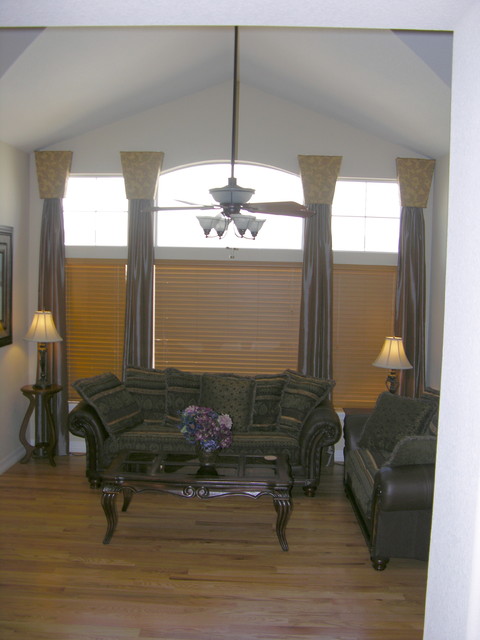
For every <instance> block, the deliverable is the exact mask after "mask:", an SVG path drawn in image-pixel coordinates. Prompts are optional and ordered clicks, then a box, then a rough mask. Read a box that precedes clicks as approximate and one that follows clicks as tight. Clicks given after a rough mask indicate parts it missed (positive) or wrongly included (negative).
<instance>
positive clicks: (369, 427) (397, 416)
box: [359, 391, 435, 452]
mask: <svg viewBox="0 0 480 640" xmlns="http://www.w3.org/2000/svg"><path fill="white" fill-rule="evenodd" d="M434 411H435V406H434V405H433V404H432V403H431V402H428V401H427V400H422V399H420V398H408V397H405V396H397V395H395V394H393V393H390V392H389V391H384V392H383V393H381V394H380V395H379V397H378V399H377V402H376V405H375V409H374V410H373V412H372V414H371V415H370V416H369V418H368V419H367V421H366V422H365V427H364V429H363V433H362V436H361V438H360V441H359V445H360V447H364V448H373V449H383V450H384V451H390V452H391V451H393V449H394V448H395V445H396V444H397V442H398V441H399V440H401V439H402V438H403V437H405V436H414V435H422V434H423V433H424V432H425V431H426V430H427V429H428V425H429V423H430V420H431V418H432V415H433V412H434Z"/></svg>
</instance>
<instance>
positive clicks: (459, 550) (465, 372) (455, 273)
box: [424, 4, 480, 640]
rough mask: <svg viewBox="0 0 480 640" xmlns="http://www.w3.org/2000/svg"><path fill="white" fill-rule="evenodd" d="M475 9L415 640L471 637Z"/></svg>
mask: <svg viewBox="0 0 480 640" xmlns="http://www.w3.org/2000/svg"><path fill="white" fill-rule="evenodd" d="M479 32H480V5H478V4H476V6H475V8H474V9H472V10H471V12H470V13H469V14H468V15H467V16H466V17H465V19H464V20H463V21H462V22H461V24H459V25H458V26H457V29H456V30H455V37H454V52H453V77H454V92H453V100H452V136H451V164H450V203H449V214H448V216H449V222H448V247H447V280H446V294H445V325H444V349H443V366H442V380H441V387H442V398H441V406H440V422H439V427H438V434H439V436H438V450H437V473H436V480H435V503H434V513H433V526H432V544H431V551H430V563H429V576H428V590H427V604H426V620H425V636H424V637H425V638H426V639H427V640H452V639H453V638H458V640H478V639H479V638H480V465H479V460H480V437H479V432H480V430H479V417H478V397H479V393H478V363H479V362H480V326H479V324H480V322H479V318H480V285H479V274H480V251H479V246H480V215H479V202H480V181H479V179H478V172H479V167H480V119H479V117H478V114H479V113H480V80H479V78H480V40H479V38H478V34H479Z"/></svg>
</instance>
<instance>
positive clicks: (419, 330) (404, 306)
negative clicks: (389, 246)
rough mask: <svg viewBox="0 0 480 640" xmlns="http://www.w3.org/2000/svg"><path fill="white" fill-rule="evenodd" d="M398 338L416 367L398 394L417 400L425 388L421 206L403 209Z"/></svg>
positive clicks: (402, 377) (403, 375)
mask: <svg viewBox="0 0 480 640" xmlns="http://www.w3.org/2000/svg"><path fill="white" fill-rule="evenodd" d="M395 335H396V336H400V337H402V339H403V346H404V347H405V353H406V354H407V357H408V359H409V360H410V364H411V365H412V367H413V368H412V369H407V370H405V371H402V372H401V375H400V384H399V390H398V393H399V394H400V395H402V396H411V397H417V396H419V395H421V394H422V393H423V388H424V386H425V223H424V219H423V209H420V208H418V207H402V212H401V216H400V235H399V242H398V270H397V287H396V299H395Z"/></svg>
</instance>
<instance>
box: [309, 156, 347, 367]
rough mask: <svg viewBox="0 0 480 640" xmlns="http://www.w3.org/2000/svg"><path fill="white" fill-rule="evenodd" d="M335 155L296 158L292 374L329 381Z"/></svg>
mask: <svg viewBox="0 0 480 640" xmlns="http://www.w3.org/2000/svg"><path fill="white" fill-rule="evenodd" d="M341 162H342V157H341V156H298V163H299V166H300V174H301V178H302V185H303V192H304V197H305V203H306V204H307V206H308V208H309V209H310V210H311V211H313V212H314V213H315V215H313V216H311V217H310V218H307V219H306V220H305V228H304V237H303V276H302V296H301V305H300V330H299V344H298V370H299V371H301V372H303V373H305V374H308V375H313V376H318V377H320V378H331V377H332V373H333V364H332V348H333V347H332V336H333V321H332V318H333V315H332V314H333V307H332V301H333V253H332V224H331V220H332V202H333V196H334V194H335V185H336V182H337V178H338V174H339V171H340V165H341Z"/></svg>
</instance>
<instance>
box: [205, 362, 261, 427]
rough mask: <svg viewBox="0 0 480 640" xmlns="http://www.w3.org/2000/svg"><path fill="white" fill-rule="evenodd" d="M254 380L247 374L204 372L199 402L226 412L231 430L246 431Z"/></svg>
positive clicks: (249, 417)
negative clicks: (230, 423) (230, 420)
mask: <svg viewBox="0 0 480 640" xmlns="http://www.w3.org/2000/svg"><path fill="white" fill-rule="evenodd" d="M254 392H255V380H254V379H253V378H249V377H247V376H235V375H232V374H221V373H204V374H203V376H202V392H201V394H200V404H201V405H202V407H209V408H210V409H213V410H214V411H216V412H217V413H228V415H229V416H230V417H231V419H232V431H233V432H235V431H236V432H239V431H248V428H249V426H250V423H251V421H252V414H253V396H254Z"/></svg>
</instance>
